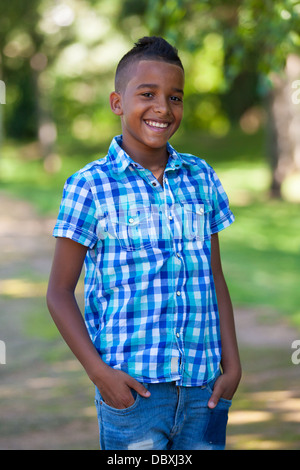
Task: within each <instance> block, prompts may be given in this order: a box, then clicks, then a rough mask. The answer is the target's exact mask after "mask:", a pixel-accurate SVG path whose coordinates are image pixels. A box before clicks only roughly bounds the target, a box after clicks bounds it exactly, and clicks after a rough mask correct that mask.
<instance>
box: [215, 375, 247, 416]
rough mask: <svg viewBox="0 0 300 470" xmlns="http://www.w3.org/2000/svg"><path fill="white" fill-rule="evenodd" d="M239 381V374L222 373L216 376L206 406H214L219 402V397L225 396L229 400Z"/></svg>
mask: <svg viewBox="0 0 300 470" xmlns="http://www.w3.org/2000/svg"><path fill="white" fill-rule="evenodd" d="M239 381H240V376H239V375H237V376H235V375H230V374H229V373H228V374H226V373H224V374H223V375H220V377H218V378H217V380H216V382H215V385H214V389H213V393H212V396H211V397H210V399H209V402H208V407H209V408H215V407H216V406H217V404H218V402H219V399H220V398H221V397H222V398H225V399H226V400H231V399H232V397H233V395H234V393H235V391H236V389H237V387H238V384H239Z"/></svg>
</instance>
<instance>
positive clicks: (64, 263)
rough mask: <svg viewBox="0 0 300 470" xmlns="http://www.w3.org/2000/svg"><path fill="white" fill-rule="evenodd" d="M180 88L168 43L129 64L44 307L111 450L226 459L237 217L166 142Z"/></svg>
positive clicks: (194, 162)
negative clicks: (230, 238) (202, 453)
mask: <svg viewBox="0 0 300 470" xmlns="http://www.w3.org/2000/svg"><path fill="white" fill-rule="evenodd" d="M183 88H184V71H183V66H182V64H181V61H180V59H179V57H178V55H177V50H176V49H174V48H173V47H172V46H171V45H170V44H169V43H168V42H166V41H165V40H164V39H162V38H158V37H150V38H147V37H145V38H142V39H140V40H139V42H138V43H137V44H136V45H135V46H134V47H133V49H132V50H131V51H129V52H128V53H127V54H126V55H125V56H124V57H123V58H122V60H121V61H120V63H119V65H118V68H117V71H116V77H115V91H114V92H113V93H111V95H110V105H111V109H112V111H113V112H114V113H115V114H116V115H118V116H120V118H121V125H122V135H121V136H117V137H115V138H114V139H113V141H112V143H111V145H110V148H109V152H108V155H107V156H106V157H105V158H103V159H100V160H97V161H95V162H92V163H90V164H89V165H87V166H86V167H85V168H83V169H82V170H80V171H79V172H77V173H75V175H73V176H72V177H70V178H69V179H68V181H67V182H66V185H65V188H64V194H63V199H62V204H61V208H60V212H59V216H58V220H57V223H56V226H55V229H54V236H55V237H57V242H56V250H55V255H54V260H53V267H52V271H51V276H50V281H49V288H48V294H47V300H48V306H49V310H50V312H51V314H52V317H53V319H54V321H55V322H56V324H57V327H58V329H59V330H60V332H61V334H62V335H63V337H64V339H65V340H66V342H67V343H68V345H69V347H70V348H71V350H72V351H73V352H74V354H75V355H76V357H77V358H78V359H79V361H80V362H81V363H82V365H83V367H84V368H85V370H86V372H87V374H88V376H89V377H90V379H91V380H92V382H93V383H94V384H95V385H96V400H95V401H96V406H97V411H98V419H99V428H100V446H101V449H103V450H121V449H156V450H166V449H169V450H171V449H172V450H175V449H176V450H177V449H181V450H183V449H189V450H192V449H224V447H225V433H226V424H227V415H228V409H229V406H230V403H231V399H232V396H233V394H234V392H235V390H236V388H237V386H238V383H239V380H240V375H241V368H240V361H239V354H238V348H237V342H236V337H235V328H234V320H233V312H232V306H231V301H230V297H229V293H228V290H227V287H226V283H225V280H224V276H223V273H222V267H221V261H220V253H219V245H218V235H217V232H218V231H220V230H222V229H223V228H225V227H227V226H228V225H230V224H231V223H232V222H233V220H234V217H233V215H232V213H231V211H230V209H229V206H228V199H227V197H226V194H225V193H224V190H223V188H222V186H221V184H220V181H219V180H218V178H217V176H216V174H215V172H214V171H213V169H212V168H211V167H210V166H209V165H207V164H206V163H205V161H204V160H200V159H198V158H196V157H193V156H192V155H187V154H179V153H177V152H176V151H175V150H174V149H173V148H172V147H171V145H170V144H169V143H168V140H169V139H170V137H171V136H172V135H173V134H174V133H175V132H176V130H177V129H178V127H179V125H180V122H181V119H182V114H183ZM84 261H85V267H86V275H85V322H84V320H83V318H82V315H81V313H80V311H79V308H78V305H77V303H76V299H75V295H74V291H75V287H76V284H77V281H78V278H79V275H80V272H81V268H82V265H83V262H84ZM221 344H222V355H221ZM220 364H221V365H222V373H221V372H220Z"/></svg>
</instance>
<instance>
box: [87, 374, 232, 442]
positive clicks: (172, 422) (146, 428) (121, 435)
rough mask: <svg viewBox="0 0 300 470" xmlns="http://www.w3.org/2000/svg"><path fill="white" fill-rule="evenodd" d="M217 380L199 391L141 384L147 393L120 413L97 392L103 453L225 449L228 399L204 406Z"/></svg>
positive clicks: (96, 398) (96, 400)
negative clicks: (211, 405) (106, 451)
mask: <svg viewBox="0 0 300 470" xmlns="http://www.w3.org/2000/svg"><path fill="white" fill-rule="evenodd" d="M215 380H216V379H214V380H213V381H211V382H210V383H208V384H207V385H205V386H203V387H181V386H176V384H175V382H167V383H157V384H144V385H145V387H146V388H147V389H148V390H149V391H150V392H151V396H150V397H149V398H143V397H141V396H140V395H139V394H137V393H136V392H135V391H134V390H132V393H133V395H134V397H135V402H134V404H133V405H132V406H130V407H129V408H125V409H121V410H119V409H115V408H112V407H111V406H108V405H107V404H106V403H105V402H104V401H103V399H102V397H101V395H100V393H99V390H98V389H97V388H96V397H95V403H96V408H97V414H98V421H99V430H100V448H101V449H102V450H149V449H153V450H204V449H207V450H208V449H210V450H224V448H225V439H226V426H227V420H228V410H229V407H230V405H231V401H230V400H225V399H223V398H221V399H220V401H219V403H218V405H217V406H216V408H215V409H213V410H212V409H210V408H208V406H207V403H208V400H209V398H210V396H211V394H212V389H213V386H214V382H215Z"/></svg>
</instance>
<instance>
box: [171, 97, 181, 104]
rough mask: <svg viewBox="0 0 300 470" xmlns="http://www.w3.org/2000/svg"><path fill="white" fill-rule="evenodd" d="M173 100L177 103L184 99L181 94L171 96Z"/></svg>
mask: <svg viewBox="0 0 300 470" xmlns="http://www.w3.org/2000/svg"><path fill="white" fill-rule="evenodd" d="M170 99H171V101H175V102H177V103H182V99H181V98H179V96H171V98H170Z"/></svg>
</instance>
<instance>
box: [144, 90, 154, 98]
mask: <svg viewBox="0 0 300 470" xmlns="http://www.w3.org/2000/svg"><path fill="white" fill-rule="evenodd" d="M142 96H144V97H145V98H152V97H153V93H151V92H150V91H146V92H145V93H142Z"/></svg>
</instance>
